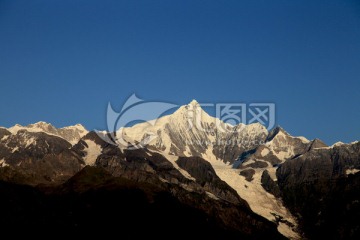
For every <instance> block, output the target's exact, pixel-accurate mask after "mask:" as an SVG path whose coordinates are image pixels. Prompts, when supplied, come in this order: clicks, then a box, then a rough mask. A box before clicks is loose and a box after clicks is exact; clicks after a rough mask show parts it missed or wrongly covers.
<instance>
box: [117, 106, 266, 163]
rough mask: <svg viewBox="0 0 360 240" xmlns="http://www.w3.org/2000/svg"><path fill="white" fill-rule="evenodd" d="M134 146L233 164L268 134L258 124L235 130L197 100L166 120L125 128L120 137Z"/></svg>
mask: <svg viewBox="0 0 360 240" xmlns="http://www.w3.org/2000/svg"><path fill="white" fill-rule="evenodd" d="M117 135H118V137H122V138H123V139H124V140H125V141H126V142H129V143H130V144H136V143H139V142H145V143H146V144H145V146H146V147H147V148H148V149H153V150H157V151H161V152H162V153H165V154H168V155H174V156H199V157H204V158H206V159H214V160H219V161H223V162H225V163H226V162H229V163H233V162H234V161H235V160H236V159H237V158H238V156H239V155H240V154H241V153H242V152H244V151H247V150H250V149H253V148H254V147H256V146H257V145H259V144H260V143H261V142H264V141H265V139H266V137H267V135H268V132H267V130H266V128H265V127H264V126H262V125H261V124H258V123H254V124H250V125H245V124H239V125H237V126H232V125H230V124H226V123H224V122H222V121H221V120H220V119H217V118H214V117H212V116H210V115H208V114H207V113H206V112H205V111H204V110H203V109H202V108H201V106H200V104H199V103H198V102H197V101H196V100H193V101H192V102H191V103H189V104H188V105H184V106H181V107H180V108H179V109H178V110H177V111H176V112H174V113H173V114H171V115H168V116H164V117H162V118H159V119H156V120H153V121H150V122H145V123H141V124H137V125H135V126H133V127H130V128H122V129H120V131H118V133H117Z"/></svg>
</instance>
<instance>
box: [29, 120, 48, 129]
mask: <svg viewBox="0 0 360 240" xmlns="http://www.w3.org/2000/svg"><path fill="white" fill-rule="evenodd" d="M26 127H27V128H34V127H40V128H43V127H54V126H53V125H51V124H50V123H47V122H44V121H39V122H36V123H33V124H29V125H27V126H26Z"/></svg>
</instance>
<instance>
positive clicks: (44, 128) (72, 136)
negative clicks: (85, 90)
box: [8, 122, 88, 145]
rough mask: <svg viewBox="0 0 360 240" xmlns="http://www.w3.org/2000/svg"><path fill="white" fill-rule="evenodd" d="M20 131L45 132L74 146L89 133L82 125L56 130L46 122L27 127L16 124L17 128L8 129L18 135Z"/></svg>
mask: <svg viewBox="0 0 360 240" xmlns="http://www.w3.org/2000/svg"><path fill="white" fill-rule="evenodd" d="M19 130H26V131H28V132H44V133H47V134H50V135H54V136H58V137H61V138H63V139H65V140H66V141H68V142H69V143H71V144H72V145H74V144H76V143H77V142H78V141H79V140H80V138H82V137H83V136H85V135H86V134H87V133H88V131H87V130H86V129H85V127H84V126H83V125H81V124H76V125H74V126H68V127H63V128H55V127H54V126H53V125H51V124H49V123H46V122H37V123H34V124H29V125H27V126H21V125H19V124H16V125H15V126H13V127H11V128H9V129H8V131H10V132H11V133H12V134H16V133H17V132H18V131H19Z"/></svg>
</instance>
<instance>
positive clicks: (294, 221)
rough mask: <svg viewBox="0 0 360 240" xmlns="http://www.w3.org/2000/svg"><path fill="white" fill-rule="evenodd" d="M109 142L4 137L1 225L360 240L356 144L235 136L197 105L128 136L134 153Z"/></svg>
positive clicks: (87, 136) (68, 135)
mask: <svg viewBox="0 0 360 240" xmlns="http://www.w3.org/2000/svg"><path fill="white" fill-rule="evenodd" d="M190 111H192V112H193V113H195V114H192V115H191V116H192V117H191V118H190V117H189V116H190V114H189V112H190ZM101 134H102V135H106V134H107V133H101ZM101 134H100V133H96V132H93V131H90V132H89V131H87V130H86V129H85V128H84V127H83V126H82V125H80V124H77V125H75V126H71V127H65V128H61V129H57V128H55V127H54V126H52V125H50V124H48V123H44V122H39V123H35V124H30V125H28V126H20V125H15V126H14V127H11V128H8V129H7V128H0V195H1V198H0V204H1V205H2V206H3V207H4V211H3V212H2V218H1V219H0V224H1V226H3V227H4V228H5V227H6V228H7V229H12V228H13V229H16V228H19V227H21V228H24V229H25V228H26V229H30V230H31V229H35V228H38V227H39V226H41V227H44V228H47V229H53V230H56V229H59V227H61V229H62V233H64V234H66V233H76V232H77V233H79V234H83V235H85V234H84V233H88V234H89V235H91V234H92V233H95V232H96V233H101V234H103V235H104V236H105V235H106V234H111V232H117V231H118V232H119V234H120V233H121V235H122V236H123V237H124V238H137V237H141V236H143V234H145V235H146V236H148V237H157V238H161V239H162V238H168V237H169V236H167V235H166V232H169V231H171V232H174V233H176V235H178V236H181V237H194V236H199V237H208V238H210V239H219V238H223V237H239V238H241V239H265V238H266V239H269V238H270V239H286V238H288V239H303V238H306V239H317V238H320V237H325V238H330V239H359V238H360V220H359V219H360V202H359V200H360V173H359V172H360V143H359V142H354V143H351V144H343V143H337V144H334V145H333V146H327V145H326V144H325V143H323V142H322V141H321V140H319V139H315V140H308V139H306V138H304V137H294V136H291V135H290V134H289V133H287V132H286V131H285V130H284V129H282V128H280V127H276V128H274V129H272V130H271V131H270V132H269V131H268V130H267V129H266V128H265V127H264V126H262V125H261V124H258V123H254V124H250V125H244V124H239V125H236V126H232V125H229V124H225V123H223V122H221V121H220V120H219V119H216V118H213V117H211V116H209V115H208V114H207V113H206V112H205V111H203V110H202V109H201V107H200V105H199V104H198V103H197V102H196V101H192V102H191V103H189V104H188V105H185V106H182V107H180V108H179V109H178V110H177V111H175V112H174V113H173V114H171V115H168V116H164V117H161V118H159V119H157V120H156V121H152V123H151V124H149V123H140V124H137V125H134V126H132V127H129V128H122V129H120V130H119V132H117V136H121V137H122V138H123V140H124V142H126V143H127V144H126V145H123V144H122V145H114V144H110V143H108V142H106V141H104V140H103V138H102V137H100V136H99V135H101ZM150 135H151V136H154V137H153V138H152V140H151V141H149V142H147V144H146V145H145V146H144V147H143V148H137V149H131V148H130V147H131V146H134V145H136V144H138V143H139V142H142V141H143V140H144V139H146V138H147V137H148V136H150ZM35 213H36V214H35ZM113 219H116V221H113ZM139 228H141V231H139V230H138V229H139ZM89 229H91V231H89ZM164 229H166V231H165V230H164Z"/></svg>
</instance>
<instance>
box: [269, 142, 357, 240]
mask: <svg viewBox="0 0 360 240" xmlns="http://www.w3.org/2000/svg"><path fill="white" fill-rule="evenodd" d="M359 171H360V143H354V144H349V145H347V144H343V145H340V146H333V147H323V148H312V149H311V150H310V151H308V152H307V153H305V154H303V155H302V156H299V157H297V158H294V159H292V160H289V161H287V162H285V163H284V164H282V165H281V166H280V167H279V168H278V170H277V172H276V175H277V178H278V185H279V187H280V190H281V194H282V196H283V200H284V201H285V203H286V205H287V206H288V207H289V208H290V209H291V210H292V211H293V212H294V213H297V214H299V219H300V223H301V227H302V230H303V231H304V232H305V233H306V236H307V237H309V238H317V237H320V236H321V237H328V238H332V239H357V238H359V236H360V230H359V221H358V219H359V217H360V207H359V199H360V174H359V173H358V172H359Z"/></svg>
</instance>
